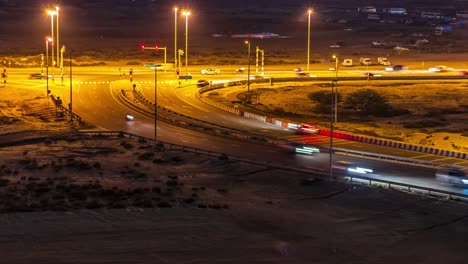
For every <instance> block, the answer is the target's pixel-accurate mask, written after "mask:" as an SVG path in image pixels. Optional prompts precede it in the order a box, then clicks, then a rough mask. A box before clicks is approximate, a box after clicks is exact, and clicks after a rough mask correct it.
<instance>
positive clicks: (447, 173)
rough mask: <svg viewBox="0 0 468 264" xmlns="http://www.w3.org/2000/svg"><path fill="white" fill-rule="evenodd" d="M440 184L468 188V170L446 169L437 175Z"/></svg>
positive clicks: (439, 171) (437, 172)
mask: <svg viewBox="0 0 468 264" xmlns="http://www.w3.org/2000/svg"><path fill="white" fill-rule="evenodd" d="M435 176H436V179H437V180H438V181H440V182H443V183H447V184H452V185H456V186H460V187H466V188H468V169H467V168H465V169H463V168H455V167H444V168H440V169H439V170H437V171H436V173H435Z"/></svg>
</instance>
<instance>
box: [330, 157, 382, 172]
mask: <svg viewBox="0 0 468 264" xmlns="http://www.w3.org/2000/svg"><path fill="white" fill-rule="evenodd" d="M332 168H333V169H335V170H338V171H340V172H341V173H345V174H368V173H374V170H372V169H371V168H368V167H365V166H363V165H361V164H358V163H356V162H352V161H345V160H342V161H337V162H335V163H334V164H333V165H332Z"/></svg>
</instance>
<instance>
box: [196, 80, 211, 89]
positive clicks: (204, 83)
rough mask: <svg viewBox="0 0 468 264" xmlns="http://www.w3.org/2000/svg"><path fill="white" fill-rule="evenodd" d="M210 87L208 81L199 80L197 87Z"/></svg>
mask: <svg viewBox="0 0 468 264" xmlns="http://www.w3.org/2000/svg"><path fill="white" fill-rule="evenodd" d="M208 85H210V83H209V82H208V81H207V80H198V81H197V87H198V88H202V87H205V86H208Z"/></svg>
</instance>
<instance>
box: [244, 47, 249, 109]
mask: <svg viewBox="0 0 468 264" xmlns="http://www.w3.org/2000/svg"><path fill="white" fill-rule="evenodd" d="M245 44H247V46H248V52H247V60H248V66H247V103H249V101H250V41H248V40H246V41H245Z"/></svg>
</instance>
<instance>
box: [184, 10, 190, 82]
mask: <svg viewBox="0 0 468 264" xmlns="http://www.w3.org/2000/svg"><path fill="white" fill-rule="evenodd" d="M182 15H184V16H185V76H188V17H189V16H190V11H184V12H182ZM186 80H188V79H186Z"/></svg>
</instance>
